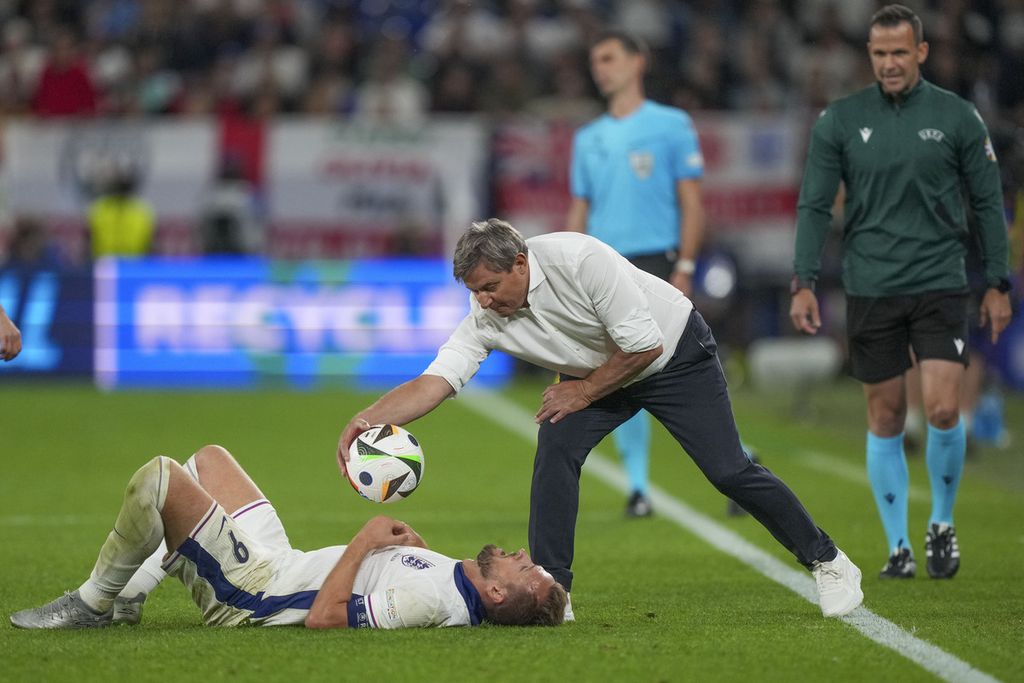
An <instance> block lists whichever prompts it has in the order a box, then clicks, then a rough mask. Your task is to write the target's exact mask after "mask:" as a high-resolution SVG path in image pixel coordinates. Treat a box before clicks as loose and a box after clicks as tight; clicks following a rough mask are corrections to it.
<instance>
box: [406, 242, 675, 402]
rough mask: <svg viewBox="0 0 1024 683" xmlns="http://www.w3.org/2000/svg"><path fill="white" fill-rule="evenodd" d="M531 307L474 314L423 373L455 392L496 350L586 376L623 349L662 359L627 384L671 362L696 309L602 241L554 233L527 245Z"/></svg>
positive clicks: (475, 306) (473, 307) (474, 308)
mask: <svg viewBox="0 0 1024 683" xmlns="http://www.w3.org/2000/svg"><path fill="white" fill-rule="evenodd" d="M526 244H527V247H528V248H529V252H528V258H529V264H530V285H529V292H528V294H527V303H528V304H529V306H528V307H524V308H521V309H519V310H518V311H516V312H515V313H513V314H512V315H511V316H509V317H508V318H503V317H501V316H500V315H498V314H497V313H494V312H493V311H489V310H485V309H482V308H480V304H479V303H477V301H476V298H475V297H473V296H472V295H470V311H469V313H468V314H467V315H466V317H465V318H463V320H462V322H461V323H459V326H458V327H457V328H456V329H455V331H454V332H453V333H452V335H451V337H449V338H448V341H447V342H445V343H444V345H443V346H442V347H441V348H440V350H439V351H438V352H437V357H436V358H435V359H434V361H433V362H432V363H431V364H430V365H429V366H428V367H427V369H426V370H425V371H424V373H423V374H426V375H437V376H439V377H443V378H444V379H445V380H447V382H448V383H449V384H451V385H452V388H453V389H455V391H456V392H458V391H461V390H462V387H464V386H465V385H466V383H467V382H468V381H469V380H470V378H472V377H473V375H474V374H476V371H477V369H478V368H479V367H480V363H482V362H483V360H484V359H485V358H486V357H487V355H488V354H489V353H490V352H491V351H492V350H494V349H497V350H499V351H504V352H505V353H507V354H509V355H511V356H515V357H516V358H519V359H521V360H524V361H527V362H529V363H533V364H534V365H538V366H540V367H542V368H547V369H548V370H553V371H555V372H560V373H563V374H566V375H569V376H572V377H586V376H587V375H589V374H590V373H591V372H592V371H594V370H595V369H596V368H598V367H599V366H601V365H603V364H604V363H605V362H606V361H607V360H608V359H609V358H611V356H612V354H613V353H615V351H616V350H617V349H622V350H623V351H625V352H627V353H639V352H641V351H649V350H651V349H653V348H655V347H657V346H658V345H659V344H661V345H662V346H663V350H662V354H661V356H659V357H658V359H657V360H656V361H654V362H653V363H651V365H649V366H647V367H646V368H644V370H643V371H642V372H640V373H639V374H638V375H637V376H636V377H634V378H633V379H632V380H631V381H630V382H629V383H632V382H636V381H639V380H641V379H644V378H646V377H649V376H651V375H653V374H654V373H656V372H658V371H659V370H661V369H662V368H663V367H665V365H666V364H667V363H668V361H669V359H670V358H671V357H672V354H673V353H674V352H675V347H676V342H677V341H678V340H679V337H680V335H682V333H683V328H684V327H686V321H687V320H688V319H689V317H690V311H692V310H693V303H691V302H690V300H689V299H687V298H686V297H685V296H683V294H682V292H680V291H679V290H678V289H676V288H675V287H673V286H672V285H670V284H669V283H667V282H665V281H664V280H662V279H661V278H658V277H655V276H654V275H651V274H650V273H646V272H644V271H642V270H640V269H639V268H636V267H635V266H633V264H631V263H630V262H629V261H627V260H626V259H625V258H623V257H622V256H620V255H619V254H618V253H616V252H615V250H613V249H612V248H611V247H609V246H607V245H606V244H604V243H603V242H601V241H599V240H597V239H595V238H593V237H591V236H589V235H584V234H581V233H575V232H556V233H551V234H547V235H540V236H538V237H533V238H531V239H528V240H527V241H526Z"/></svg>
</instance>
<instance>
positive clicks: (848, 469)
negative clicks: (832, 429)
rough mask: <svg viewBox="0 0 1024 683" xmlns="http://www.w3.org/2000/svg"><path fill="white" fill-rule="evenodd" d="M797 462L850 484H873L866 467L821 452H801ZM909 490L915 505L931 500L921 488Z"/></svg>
mask: <svg viewBox="0 0 1024 683" xmlns="http://www.w3.org/2000/svg"><path fill="white" fill-rule="evenodd" d="M797 460H798V461H799V462H801V463H802V464H804V465H806V466H807V467H810V468H811V469H813V470H817V471H819V472H822V473H823V474H831V475H833V476H836V477H839V478H840V479H845V480H847V481H849V482H853V483H855V484H861V485H863V486H867V487H868V488H871V484H870V483H869V482H868V475H867V466H866V465H861V466H857V465H851V464H850V463H849V462H847V461H845V460H842V459H840V458H837V457H835V456H833V455H827V454H825V453H821V452H819V451H799V452H798V453H797ZM907 490H908V493H909V496H908V499H909V500H912V501H914V502H915V503H919V502H927V501H929V500H931V496H930V495H929V494H928V492H927V491H925V490H924V489H922V488H920V487H919V486H914V485H913V484H911V485H910V486H909V487H908V489H907Z"/></svg>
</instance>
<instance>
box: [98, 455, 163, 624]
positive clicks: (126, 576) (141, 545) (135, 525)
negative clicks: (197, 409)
mask: <svg viewBox="0 0 1024 683" xmlns="http://www.w3.org/2000/svg"><path fill="white" fill-rule="evenodd" d="M170 463H171V461H170V460H169V459H167V458H165V457H163V456H158V457H156V458H153V459H152V460H150V461H149V462H147V463H146V464H145V465H143V466H142V467H140V468H139V470H138V471H137V472H136V473H135V474H134V475H133V476H132V478H131V479H130V480H129V481H128V487H127V488H126V489H125V492H124V502H123V503H122V504H121V512H120V513H118V515H117V521H116V522H115V523H114V528H113V529H112V530H111V532H110V533H109V534H108V535H107V540H106V541H105V542H104V543H103V546H102V547H101V548H100V553H99V557H97V558H96V565H95V566H94V567H93V570H92V574H90V576H89V579H88V580H87V581H86V582H85V583H83V584H82V585H81V586H80V587H79V589H78V592H79V595H80V596H81V598H82V600H83V601H84V602H85V604H86V605H88V606H89V607H90V608H92V609H93V610H95V611H96V612H106V611H107V610H109V609H110V606H111V605H112V604H113V602H114V598H115V597H116V596H117V594H118V593H119V592H120V591H121V589H122V588H124V587H125V585H126V584H127V583H128V581H129V580H130V579H131V578H132V576H133V575H134V574H135V572H136V570H137V569H138V568H139V567H140V566H141V565H142V563H143V562H144V561H145V560H146V558H147V557H149V556H150V555H152V554H153V551H154V550H156V549H157V548H158V547H159V545H160V542H161V540H162V539H163V536H164V522H163V519H161V518H160V511H161V510H163V507H164V501H165V500H166V499H167V485H168V481H169V479H170V473H171V470H170Z"/></svg>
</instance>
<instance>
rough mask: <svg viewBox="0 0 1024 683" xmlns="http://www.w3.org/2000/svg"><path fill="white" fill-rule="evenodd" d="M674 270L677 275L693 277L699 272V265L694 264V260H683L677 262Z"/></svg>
mask: <svg viewBox="0 0 1024 683" xmlns="http://www.w3.org/2000/svg"><path fill="white" fill-rule="evenodd" d="M673 270H675V272H677V273H682V274H683V275H693V274H694V273H695V272H696V271H697V264H696V263H694V261H693V259H688V258H681V259H679V260H678V261H676V265H675V268H674V269H673Z"/></svg>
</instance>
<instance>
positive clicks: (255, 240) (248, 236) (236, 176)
mask: <svg viewBox="0 0 1024 683" xmlns="http://www.w3.org/2000/svg"><path fill="white" fill-rule="evenodd" d="M199 243H200V245H201V247H202V250H203V253H206V254H258V253H260V252H262V250H263V247H264V243H265V236H264V233H263V226H262V225H261V223H260V220H259V216H258V212H257V210H256V196H255V190H254V188H253V186H252V183H250V182H249V181H248V180H247V179H246V178H245V174H244V169H243V168H242V164H241V162H240V161H239V160H237V159H234V158H228V159H225V160H224V162H223V163H222V165H221V169H220V172H219V173H218V175H217V178H216V180H215V181H214V183H213V185H212V186H211V187H210V191H209V192H208V193H207V196H206V198H205V199H204V201H203V208H202V212H201V214H200V217H199Z"/></svg>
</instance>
